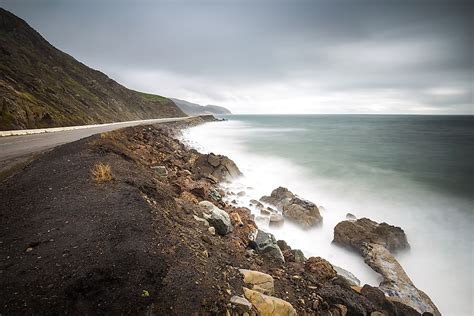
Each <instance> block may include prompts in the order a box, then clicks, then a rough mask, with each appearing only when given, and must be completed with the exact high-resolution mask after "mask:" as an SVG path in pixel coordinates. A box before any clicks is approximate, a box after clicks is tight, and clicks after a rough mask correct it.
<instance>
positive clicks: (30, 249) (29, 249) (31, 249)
mask: <svg viewBox="0 0 474 316" xmlns="http://www.w3.org/2000/svg"><path fill="white" fill-rule="evenodd" d="M25 251H26V252H30V251H33V248H31V247H28V248H26V250H25Z"/></svg>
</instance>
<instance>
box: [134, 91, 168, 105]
mask: <svg viewBox="0 0 474 316" xmlns="http://www.w3.org/2000/svg"><path fill="white" fill-rule="evenodd" d="M136 92H137V93H138V94H139V95H141V96H142V97H143V98H144V99H147V100H149V101H154V102H159V103H166V102H168V98H165V97H162V96H161V95H156V94H150V93H145V92H140V91H136Z"/></svg>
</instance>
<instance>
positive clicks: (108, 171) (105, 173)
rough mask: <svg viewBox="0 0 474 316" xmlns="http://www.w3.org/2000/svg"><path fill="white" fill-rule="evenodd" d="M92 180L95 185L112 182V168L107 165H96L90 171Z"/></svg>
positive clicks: (100, 163)
mask: <svg viewBox="0 0 474 316" xmlns="http://www.w3.org/2000/svg"><path fill="white" fill-rule="evenodd" d="M91 176H92V180H94V181H95V182H97V183H104V182H108V181H110V180H112V168H111V167H110V165H109V164H103V163H102V162H99V163H96V164H95V165H94V167H92V169H91Z"/></svg>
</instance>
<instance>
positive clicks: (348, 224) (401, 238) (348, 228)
mask: <svg viewBox="0 0 474 316" xmlns="http://www.w3.org/2000/svg"><path fill="white" fill-rule="evenodd" d="M333 242H334V243H337V244H340V245H343V246H346V247H349V248H353V249H355V250H357V251H359V252H362V248H363V245H364V244H365V243H372V244H379V245H382V246H384V247H385V248H387V249H388V250H389V251H396V250H400V249H406V248H409V247H410V245H409V244H408V241H407V236H406V235H405V232H404V231H403V229H401V228H400V227H396V226H392V225H389V224H387V223H381V224H378V223H377V222H374V221H372V220H370V219H368V218H361V219H358V220H356V221H342V222H340V223H339V224H337V225H336V227H334V240H333Z"/></svg>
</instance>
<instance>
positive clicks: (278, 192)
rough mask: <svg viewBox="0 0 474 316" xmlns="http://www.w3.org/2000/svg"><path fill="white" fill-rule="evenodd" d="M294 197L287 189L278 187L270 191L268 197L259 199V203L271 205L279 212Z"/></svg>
mask: <svg viewBox="0 0 474 316" xmlns="http://www.w3.org/2000/svg"><path fill="white" fill-rule="evenodd" d="M294 196H295V195H294V194H293V193H291V192H290V190H288V189H287V188H284V187H278V188H276V189H275V190H273V191H272V193H271V194H270V196H268V195H265V196H262V197H261V198H260V201H262V202H265V203H268V204H271V205H274V206H276V207H277V208H279V209H280V210H281V209H283V206H285V205H288V203H289V202H290V200H291V199H292V198H293V197H294Z"/></svg>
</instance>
